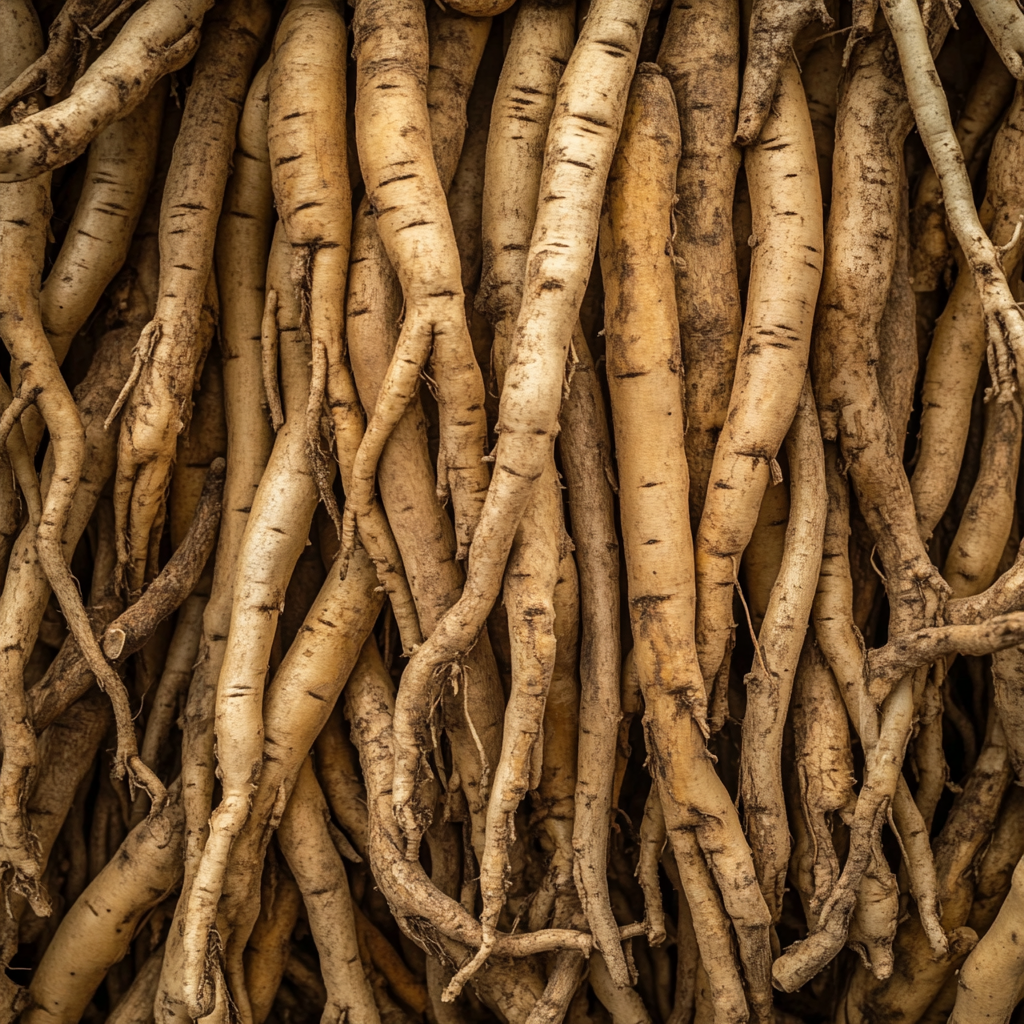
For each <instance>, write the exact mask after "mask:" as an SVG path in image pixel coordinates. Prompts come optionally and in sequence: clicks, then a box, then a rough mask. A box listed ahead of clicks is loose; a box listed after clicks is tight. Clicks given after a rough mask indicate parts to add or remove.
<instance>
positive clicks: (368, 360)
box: [346, 15, 504, 857]
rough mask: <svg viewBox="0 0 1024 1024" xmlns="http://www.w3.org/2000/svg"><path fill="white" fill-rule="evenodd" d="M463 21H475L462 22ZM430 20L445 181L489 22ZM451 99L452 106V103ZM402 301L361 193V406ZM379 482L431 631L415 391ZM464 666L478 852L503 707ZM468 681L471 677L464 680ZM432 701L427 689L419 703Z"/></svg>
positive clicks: (447, 710)
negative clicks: (426, 698) (425, 699)
mask: <svg viewBox="0 0 1024 1024" xmlns="http://www.w3.org/2000/svg"><path fill="white" fill-rule="evenodd" d="M467 21H469V22H475V24H471V25H468V26H467V25H466V24H465V22H467ZM431 25H432V26H433V35H432V38H431V43H432V45H433V52H432V54H431V57H430V62H431V69H430V71H429V73H428V76H427V94H428V108H430V109H431V117H432V119H433V117H434V116H435V115H437V116H438V117H441V118H442V120H443V123H444V124H445V126H446V128H445V130H443V131H439V132H438V133H437V134H436V135H435V134H434V133H433V132H431V142H432V145H433V152H434V162H435V165H436V167H437V172H438V177H439V178H440V180H441V184H442V186H447V185H448V183H449V182H450V181H451V178H452V175H453V174H454V172H455V168H456V164H457V159H458V148H459V146H460V145H461V141H462V140H461V136H460V135H458V134H457V133H456V132H455V130H454V129H455V126H457V125H458V124H459V123H460V116H459V105H460V102H461V100H464V99H465V96H466V91H467V90H466V85H465V83H466V82H467V81H468V79H470V78H471V77H472V74H473V71H474V69H475V68H476V66H477V62H478V61H479V59H480V55H481V53H482V48H483V42H484V40H483V34H482V33H481V31H480V30H481V27H483V28H486V27H487V26H486V23H480V22H477V21H475V19H472V18H465V17H461V16H457V17H453V16H451V15H448V16H445V17H443V18H440V20H434V19H428V28H430V27H431ZM459 83H461V84H459ZM452 107H454V108H455V109H454V110H452V109H450V108H452ZM461 123H464V121H463V122H461ZM401 307H402V296H401V288H400V286H399V282H398V279H397V277H396V276H395V273H394V271H393V270H392V267H391V263H390V260H389V258H388V255H387V252H386V251H385V249H384V246H383V243H382V242H381V239H380V236H379V235H378V233H377V230H376V223H375V219H374V216H373V213H372V211H371V210H370V208H369V204H368V203H367V201H366V200H365V199H364V201H363V202H362V203H361V204H360V207H359V211H358V212H357V215H356V218H355V226H354V230H353V241H352V255H351V263H350V270H349V294H348V304H347V309H346V318H347V326H348V341H349V355H350V359H351V363H352V368H353V372H354V375H355V378H356V383H357V385H358V387H359V392H360V398H361V400H362V404H363V406H364V408H366V409H373V408H374V407H375V406H376V404H377V399H378V395H379V391H380V387H381V385H382V383H383V381H384V378H385V377H386V375H387V369H388V365H389V361H390V358H391V355H392V352H393V350H394V345H395V342H396V341H397V331H396V327H395V325H396V323H397V322H398V321H399V320H400V319H401ZM381 339H386V343H384V344H382V341H381ZM378 485H379V488H380V497H381V501H382V504H383V505H384V508H385V511H386V513H387V519H388V522H389V524H390V526H391V528H392V531H393V533H394V536H395V540H396V542H397V543H398V546H399V549H400V551H401V555H402V561H403V564H404V566H405V570H406V575H407V578H408V580H409V583H410V588H411V590H412V593H413V597H414V599H415V602H416V611H417V614H418V617H419V621H420V627H421V629H422V631H423V632H424V633H427V634H429V633H430V632H431V631H432V630H433V628H434V626H435V624H436V623H437V620H438V619H439V618H440V617H441V616H442V615H443V614H444V613H445V612H446V611H447V610H448V609H449V608H450V607H451V605H452V604H454V602H455V601H456V600H457V599H458V596H459V594H460V592H461V590H462V584H463V573H462V570H461V564H460V563H459V562H458V561H457V559H456V558H455V555H456V554H457V549H458V540H457V538H456V536H455V531H454V529H453V526H452V521H451V518H450V516H449V514H448V512H447V511H446V510H445V509H444V508H443V507H442V504H441V501H440V499H439V497H438V494H437V486H436V485H437V480H436V477H435V466H434V460H433V458H432V456H431V453H430V449H429V445H428V438H427V423H426V419H425V417H424V414H423V408H422V405H421V403H420V401H419V399H418V398H417V399H415V400H414V401H413V403H412V404H411V405H410V407H409V409H408V410H407V411H406V413H405V414H404V415H403V417H402V418H401V419H400V420H399V421H398V423H397V424H396V425H395V427H394V429H393V430H392V432H391V435H390V438H389V440H388V443H387V444H386V445H385V447H384V450H383V452H382V453H381V462H380V466H379V472H378ZM466 669H467V671H466V672H464V673H462V674H461V676H460V679H461V682H460V683H459V693H458V694H457V695H456V694H455V692H454V687H448V686H441V691H442V696H441V707H442V711H443V715H444V719H445V726H446V730H447V732H448V737H449V740H450V741H451V744H452V761H453V765H454V767H455V768H456V769H457V771H458V776H459V779H460V780H461V784H462V791H463V794H464V795H465V798H466V802H467V804H468V807H469V814H470V822H471V828H472V833H473V846H474V851H475V854H476V856H477V857H479V856H480V855H481V854H482V851H483V839H484V837H483V834H484V814H485V808H486V802H487V792H488V786H489V779H490V776H491V775H492V774H493V771H494V765H495V764H496V763H497V761H498V756H499V754H500V751H501V723H502V712H503V708H504V697H503V695H502V692H501V684H500V681H499V679H498V673H497V669H496V666H495V663H494V658H493V656H492V652H491V650H490V644H489V641H488V638H487V637H486V636H482V637H481V638H480V641H479V642H478V643H477V644H476V646H475V647H474V648H473V650H472V651H471V652H470V654H469V656H468V658H467V659H466ZM453 682H454V677H453ZM467 682H468V685H464V684H466V683H467ZM437 683H438V684H440V683H441V680H437ZM434 704H435V700H434V698H433V697H431V699H430V700H429V701H428V702H427V705H425V706H434ZM478 740H479V743H478V742H477V741H478ZM481 748H482V754H481Z"/></svg>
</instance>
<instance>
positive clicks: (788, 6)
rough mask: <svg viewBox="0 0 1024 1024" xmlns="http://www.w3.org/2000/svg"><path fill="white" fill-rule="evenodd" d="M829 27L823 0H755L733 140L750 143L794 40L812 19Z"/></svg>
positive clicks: (761, 124)
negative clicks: (788, 0)
mask: <svg viewBox="0 0 1024 1024" xmlns="http://www.w3.org/2000/svg"><path fill="white" fill-rule="evenodd" d="M814 20H818V21H820V22H821V23H822V24H823V25H824V26H825V28H826V29H827V28H830V27H831V25H832V18H831V17H830V15H829V13H828V8H827V7H826V6H825V4H824V2H823V0H795V2H794V0H790V2H787V0H754V5H753V10H752V12H751V15H750V35H749V39H748V42H747V65H746V68H745V70H744V73H743V92H742V94H741V95H740V107H739V117H738V125H737V128H736V141H737V142H738V143H739V144H740V145H741V146H749V145H750V144H751V143H752V142H755V141H756V140H757V137H758V136H759V135H760V134H761V129H762V128H763V127H764V124H765V121H767V119H768V117H769V112H770V109H771V106H772V102H773V100H774V98H775V94H776V91H777V90H778V87H779V82H780V80H781V78H782V74H783V70H784V69H785V67H786V65H787V64H788V63H789V61H790V59H791V58H794V57H795V51H794V49H793V43H794V41H795V40H796V37H797V36H798V35H799V34H800V32H801V31H803V29H804V28H806V27H807V26H808V25H809V24H810V23H811V22H812V21H814Z"/></svg>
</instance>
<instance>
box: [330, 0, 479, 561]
mask: <svg viewBox="0 0 1024 1024" xmlns="http://www.w3.org/2000/svg"><path fill="white" fill-rule="evenodd" d="M403 12H404V13H403ZM353 29H354V35H355V40H356V61H357V89H356V136H357V140H358V143H359V155H360V166H361V167H362V171H363V178H364V180H365V181H366V183H367V197H368V199H369V202H370V206H371V209H373V210H374V211H375V213H376V219H377V230H378V232H379V233H380V237H381V240H382V241H383V243H384V246H385V248H386V249H387V251H388V255H389V257H390V258H391V262H392V264H393V266H394V267H395V270H396V272H397V274H398V277H399V280H400V281H401V284H402V292H403V295H404V298H405V320H404V321H403V324H402V330H401V333H400V336H399V339H398V343H397V346H396V349H395V354H394V356H393V357H392V361H391V366H390V367H389V369H388V374H387V377H386V378H385V381H384V383H383V385H382V387H381V390H380V393H379V394H378V396H377V403H376V406H375V407H374V411H373V415H372V416H371V418H370V421H369V423H368V424H367V427H366V434H365V436H364V437H363V440H362V441H361V443H360V445H359V451H358V453H357V456H356V459H355V465H354V467H353V471H352V490H351V493H350V494H349V495H348V498H347V501H346V507H345V530H344V535H343V539H342V547H343V552H347V551H348V550H350V549H351V545H352V542H353V536H354V531H355V528H356V524H357V522H358V519H359V517H360V516H361V515H364V514H365V513H366V512H367V511H368V509H369V506H370V502H371V497H372V493H373V486H374V477H375V473H376V467H377V462H378V461H379V459H380V453H381V451H382V449H383V447H384V444H385V443H386V441H387V439H388V437H389V436H390V434H391V432H392V429H393V428H394V425H395V424H396V423H397V422H398V421H399V419H400V418H401V417H402V415H403V414H404V412H405V409H406V408H407V407H408V405H409V402H410V401H411V400H412V398H413V396H414V394H415V390H416V387H417V385H418V383H419V377H420V373H421V372H422V371H423V369H424V367H425V364H426V362H427V359H428V356H429V358H430V363H431V374H432V379H433V381H434V386H435V387H436V389H437V397H438V411H439V417H440V435H441V436H440V452H439V455H438V474H437V486H438V492H439V494H442V495H446V496H447V495H450V496H451V500H452V506H453V510H454V515H455V533H456V538H457V540H458V550H457V557H458V558H460V559H461V558H465V557H466V553H467V551H468V549H469V544H470V542H471V540H472V538H473V533H474V530H475V528H476V524H477V521H478V520H479V517H480V512H481V508H482V506H483V502H484V496H485V494H486V493H487V486H488V482H489V479H490V473H489V469H488V465H487V463H486V462H484V461H483V456H484V455H485V453H486V448H487V421H486V414H485V409H484V386H483V377H482V376H481V373H480V368H479V367H478V366H477V364H476V358H475V355H474V353H473V345H472V341H471V339H470V335H469V329H468V327H467V325H466V314H465V304H464V293H463V290H462V268H461V264H460V262H459V254H458V247H457V245H456V242H455V233H454V231H453V229H452V226H451V217H450V215H449V213H448V206H447V202H446V200H445V192H444V186H443V185H442V182H441V179H440V176H439V174H438V173H437V166H436V164H435V163H434V160H433V157H432V151H431V145H430V132H428V131H425V130H424V129H425V128H426V127H427V125H428V123H429V121H428V111H427V97H426V95H425V92H424V90H423V88H422V84H421V83H422V82H423V80H424V79H425V77H426V71H427V64H428V46H427V41H428V36H427V25H426V17H425V11H423V10H422V9H419V8H412V7H410V8H409V9H408V10H406V8H404V7H403V6H402V2H401V0H363V2H361V3H360V5H359V6H358V7H357V9H356V17H355V22H354V26H353ZM382 85H383V86H385V87H386V89H385V90H384V91H381V88H380V87H381V86H382ZM385 93H386V96H385ZM396 107H397V108H401V109H403V110H404V112H405V113H404V117H405V118H406V119H407V120H405V121H403V124H418V125H420V126H421V128H420V130H419V131H414V132H403V133H402V134H401V135H397V136H396V134H395V133H396V129H395V128H394V126H393V123H392V122H393V117H394V111H395V109H396ZM382 136H383V137H387V138H393V140H394V141H393V143H392V144H391V145H390V146H389V147H382V146H381V145H380V138H381V137H382ZM395 147H397V148H395ZM413 164H415V165H416V166H418V167H419V168H420V170H419V171H417V172H408V171H407V170H406V168H407V167H409V166H411V165H413ZM452 171H453V172H454V167H453V168H452ZM449 181H450V178H449Z"/></svg>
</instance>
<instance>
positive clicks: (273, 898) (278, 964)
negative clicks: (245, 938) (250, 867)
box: [245, 858, 302, 1024]
mask: <svg viewBox="0 0 1024 1024" xmlns="http://www.w3.org/2000/svg"><path fill="white" fill-rule="evenodd" d="M301 911H302V894H301V893H300V892H299V887H298V886H297V885H296V884H295V880H294V879H293V878H291V877H289V876H288V875H287V874H286V873H285V872H284V871H282V870H281V869H280V867H279V866H278V862H277V860H276V859H271V858H268V860H267V866H266V868H265V869H264V871H263V882H262V885H261V886H260V916H259V918H258V919H257V921H256V926H255V927H254V928H253V930H252V935H250V936H249V942H248V944H247V945H246V947H245V990H246V992H247V993H248V994H249V1009H250V1012H251V1014H252V1020H253V1024H263V1022H264V1021H265V1020H266V1019H267V1017H268V1016H270V1011H271V1010H272V1009H273V1005H274V998H275V997H276V996H277V992H278V989H279V988H280V986H281V980H282V978H283V977H284V973H285V969H286V965H287V963H288V956H289V953H290V952H291V944H292V932H293V931H294V929H295V925H296V923H297V922H298V920H299V915H300V913H301Z"/></svg>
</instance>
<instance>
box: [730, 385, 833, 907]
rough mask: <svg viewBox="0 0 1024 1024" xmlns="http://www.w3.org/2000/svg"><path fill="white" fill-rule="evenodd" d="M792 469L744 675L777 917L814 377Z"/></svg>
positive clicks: (756, 836)
mask: <svg viewBox="0 0 1024 1024" xmlns="http://www.w3.org/2000/svg"><path fill="white" fill-rule="evenodd" d="M786 449H787V454H788V456H789V459H788V463H789V470H790V473H791V482H790V495H791V500H792V505H791V509H790V518H789V527H788V528H787V530H786V547H785V552H784V554H783V557H782V565H781V567H780V569H779V576H778V579H777V580H776V581H775V585H774V586H773V587H772V593H771V598H770V599H769V601H768V608H767V611H766V612H765V616H764V622H763V624H762V626H761V630H760V632H759V633H758V637H757V650H756V652H755V658H754V665H753V668H752V669H751V671H750V672H749V673H748V675H747V676H746V686H747V709H746V714H745V715H744V718H743V746H742V748H741V754H740V799H741V800H742V802H743V806H744V810H745V813H744V818H745V826H746V832H747V839H748V841H749V843H750V848H751V852H752V853H753V856H754V867H755V869H756V870H757V875H758V880H759V881H760V884H761V891H762V893H764V897H765V900H766V902H767V903H768V909H769V910H770V911H771V914H772V919H773V920H775V921H777V920H778V919H779V917H780V916H781V914H782V896H783V892H784V887H785V881H786V869H787V867H788V865H789V853H790V847H789V828H788V825H787V822H786V802H785V795H784V792H783V786H782V731H783V725H784V723H785V720H786V717H787V715H788V712H789V701H790V696H791V694H792V691H793V678H794V676H795V675H796V671H797V663H798V661H799V659H800V650H801V648H802V647H803V640H804V633H805V632H806V629H807V625H806V624H807V620H808V618H809V617H810V614H811V605H812V603H813V600H814V591H815V587H816V585H817V582H818V574H819V570H820V568H821V554H822V542H823V538H824V531H825V512H826V509H827V506H828V498H827V494H826V491H825V459H824V453H823V451H822V446H821V432H820V429H819V427H818V416H817V410H816V409H815V407H814V396H813V394H812V392H811V384H810V378H809V377H808V378H807V379H806V380H805V382H804V388H803V392H802V393H801V396H800V405H799V406H798V407H797V411H796V417H795V419H794V421H793V426H792V427H791V428H790V432H789V434H788V436H787V442H786Z"/></svg>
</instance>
